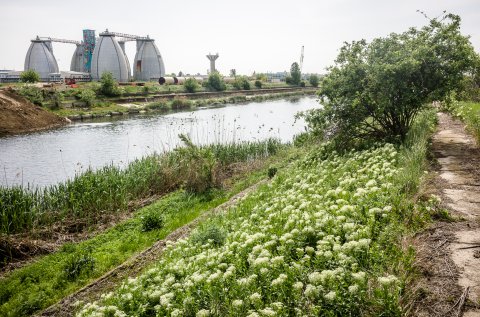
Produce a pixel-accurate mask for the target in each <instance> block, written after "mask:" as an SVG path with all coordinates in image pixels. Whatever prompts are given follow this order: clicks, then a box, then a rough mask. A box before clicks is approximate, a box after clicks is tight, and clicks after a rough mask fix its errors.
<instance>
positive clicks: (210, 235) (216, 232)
mask: <svg viewBox="0 0 480 317" xmlns="http://www.w3.org/2000/svg"><path fill="white" fill-rule="evenodd" d="M226 238H227V234H226V232H225V231H224V230H223V229H222V228H220V227H219V226H218V225H215V224H213V223H210V224H208V225H206V226H204V227H203V228H201V229H199V230H197V231H196V232H195V233H194V234H193V235H192V242H194V243H198V244H206V243H208V242H209V241H210V242H211V243H212V244H213V245H214V246H216V247H219V246H221V245H223V244H224V243H225V240H226Z"/></svg>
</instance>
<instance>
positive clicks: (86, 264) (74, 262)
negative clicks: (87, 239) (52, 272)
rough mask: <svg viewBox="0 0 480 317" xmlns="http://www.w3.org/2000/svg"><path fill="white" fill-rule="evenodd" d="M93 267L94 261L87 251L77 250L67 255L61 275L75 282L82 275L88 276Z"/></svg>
mask: <svg viewBox="0 0 480 317" xmlns="http://www.w3.org/2000/svg"><path fill="white" fill-rule="evenodd" d="M94 267H95V259H94V258H93V257H92V252H91V250H89V249H84V250H79V251H76V252H74V253H73V254H71V255H69V257H68V259H67V261H66V263H65V265H64V267H63V273H64V275H65V278H66V279H67V280H69V281H74V280H76V279H77V278H78V277H79V276H80V275H82V274H88V273H90V272H91V271H93V269H94Z"/></svg>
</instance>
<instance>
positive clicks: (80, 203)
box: [0, 139, 283, 234]
mask: <svg viewBox="0 0 480 317" xmlns="http://www.w3.org/2000/svg"><path fill="white" fill-rule="evenodd" d="M282 146H283V145H282V144H281V143H280V141H278V140H276V139H269V140H265V141H258V142H243V143H232V144H225V145H222V144H214V145H207V146H201V147H196V146H194V145H191V146H187V148H186V149H185V148H183V149H177V150H174V151H172V152H168V153H164V154H153V155H151V156H147V157H144V158H141V159H137V160H135V161H133V162H132V163H130V164H129V165H128V166H127V167H126V168H125V169H122V168H120V167H118V166H115V165H109V166H105V167H103V168H101V169H98V170H92V169H89V170H87V171H86V172H84V173H82V174H78V175H76V176H75V177H74V178H73V179H70V180H67V181H65V182H63V183H59V184H56V185H51V186H49V187H44V188H40V187H34V188H30V187H29V186H28V185H27V186H26V187H22V186H14V187H0V233H1V234H13V233H23V232H29V231H31V230H34V229H36V228H43V227H48V226H49V225H52V224H56V223H62V222H65V221H70V222H72V223H78V225H79V226H81V227H85V226H88V225H89V224H91V223H94V222H96V220H97V219H98V218H99V217H101V216H102V215H104V214H107V213H110V214H111V213H118V212H123V211H125V210H126V209H127V208H128V205H129V203H131V202H132V201H135V200H139V199H143V198H146V197H150V196H153V195H158V194H164V193H168V192H170V191H172V190H174V189H176V188H179V187H182V186H184V185H185V184H186V183H188V182H189V181H191V180H190V179H187V178H191V177H192V175H196V174H198V173H197V171H196V169H198V170H200V169H204V168H205V166H202V164H196V162H203V161H205V160H198V156H199V155H200V156H206V157H208V158H209V159H211V160H213V162H211V164H210V165H211V166H215V168H222V167H224V166H225V165H228V164H231V163H236V162H240V161H249V160H254V159H259V158H264V157H268V156H270V155H273V154H275V153H277V151H278V150H279V149H280V148H281V147H282ZM192 153H193V154H194V155H193V154H192ZM193 159H196V160H197V161H192V162H190V163H189V164H187V163H188V162H187V163H185V162H186V161H188V160H193ZM186 169H188V171H186ZM208 172H209V173H215V172H216V171H213V170H209V171H208ZM215 174H218V173H215ZM196 181H202V179H200V180H196ZM199 188H203V189H209V187H208V186H200V187H199Z"/></svg>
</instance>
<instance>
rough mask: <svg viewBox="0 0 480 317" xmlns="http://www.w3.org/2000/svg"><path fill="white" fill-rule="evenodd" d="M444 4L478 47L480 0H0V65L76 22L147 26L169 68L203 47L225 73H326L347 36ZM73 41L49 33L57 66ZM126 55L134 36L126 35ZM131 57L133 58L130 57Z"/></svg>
mask: <svg viewBox="0 0 480 317" xmlns="http://www.w3.org/2000/svg"><path fill="white" fill-rule="evenodd" d="M417 10H422V11H424V12H425V13H426V14H427V15H428V16H429V17H432V18H433V17H436V16H439V15H441V14H442V12H443V11H444V10H447V12H451V13H455V14H458V15H460V16H461V18H462V32H463V34H465V35H470V36H471V39H470V40H471V42H472V44H473V45H474V47H475V49H476V51H477V52H480V0H448V1H447V0H396V1H390V0H361V1H360V0H328V1H327V0H316V1H315V0H294V1H292V0H242V1H230V0H223V1H221V0H180V1H179V0H177V1H175V0H170V1H164V0H135V1H132V0H130V1H124V0H97V1H92V0H81V1H68V0H61V1H60V0H41V1H38V0H0V35H1V39H2V42H1V43H2V44H0V69H15V70H23V65H24V60H25V55H26V53H27V50H28V47H29V45H30V40H31V39H33V38H34V37H35V36H36V35H39V36H48V37H55V38H64V39H71V40H81V39H82V30H83V29H94V30H96V32H97V35H98V33H100V32H102V31H104V30H105V29H107V28H108V29H109V31H114V32H121V33H128V34H135V35H140V36H145V35H149V36H150V37H151V38H153V39H155V43H156V44H157V47H158V48H159V50H160V53H161V54H162V56H163V59H164V62H165V68H166V72H167V73H172V72H173V73H178V72H179V71H182V72H183V73H185V74H187V73H189V74H196V73H201V74H205V73H206V72H207V69H208V68H209V61H208V60H207V58H206V56H205V55H207V54H208V53H217V52H218V53H219V55H220V57H219V58H218V60H217V62H216V67H217V69H218V70H219V71H220V72H221V73H222V74H225V75H228V74H229V72H230V69H236V71H237V74H245V75H250V74H252V73H253V72H254V71H255V72H257V73H259V72H277V71H288V70H289V69H290V65H291V64H292V63H293V62H298V61H299V60H300V53H301V47H302V46H304V47H305V53H304V62H303V72H304V73H325V68H326V67H328V66H329V65H332V64H333V62H334V59H335V57H336V56H337V54H338V51H339V48H340V47H341V46H342V44H343V43H344V42H350V41H353V40H360V39H366V40H371V39H373V38H375V37H383V36H386V35H388V34H389V33H392V32H397V33H398V32H403V31H406V30H407V29H408V28H409V27H412V26H415V27H421V26H423V25H425V24H427V23H428V20H427V19H426V18H425V17H424V16H422V15H421V14H420V13H418V12H417ZM74 50H75V45H72V44H63V43H54V44H53V51H54V55H55V57H56V58H57V62H58V64H59V67H60V70H69V68H70V61H71V58H72V55H73V52H74ZM126 50H127V55H128V57H129V60H130V61H131V62H133V60H134V57H135V42H127V43H126ZM130 66H131V65H130Z"/></svg>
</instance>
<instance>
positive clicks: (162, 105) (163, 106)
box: [147, 100, 171, 110]
mask: <svg viewBox="0 0 480 317" xmlns="http://www.w3.org/2000/svg"><path fill="white" fill-rule="evenodd" d="M147 108H148V109H152V110H170V109H171V108H170V105H169V104H168V103H167V102H166V101H163V100H160V101H154V102H151V103H149V104H148V105H147Z"/></svg>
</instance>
